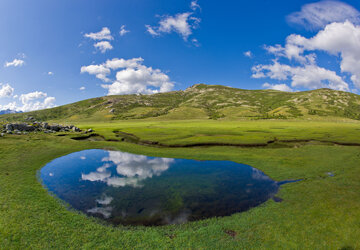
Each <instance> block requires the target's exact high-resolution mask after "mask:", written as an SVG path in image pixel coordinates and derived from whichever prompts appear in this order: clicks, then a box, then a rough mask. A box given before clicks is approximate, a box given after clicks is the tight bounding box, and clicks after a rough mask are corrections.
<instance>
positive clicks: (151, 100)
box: [0, 84, 360, 122]
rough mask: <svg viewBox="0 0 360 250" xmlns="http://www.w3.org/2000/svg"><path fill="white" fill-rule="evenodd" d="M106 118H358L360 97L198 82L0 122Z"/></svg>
mask: <svg viewBox="0 0 360 250" xmlns="http://www.w3.org/2000/svg"><path fill="white" fill-rule="evenodd" d="M29 116H33V117H34V118H35V119H37V120H39V121H45V120H52V121H69V122H70V121H106V120H127V119H144V118H152V119H163V120H166V119H169V120H175V119H178V120H180V119H292V118H297V119H321V118H328V117H331V118H348V119H355V120H360V96H359V95H356V94H353V93H349V92H343V91H336V90H331V89H317V90H312V91H303V92H281V91H277V90H244V89H236V88H230V87H226V86H222V85H205V84H196V85H194V86H192V87H190V88H188V89H186V90H183V91H182V90H180V91H172V92H167V93H159V94H153V95H140V94H139V95H136V94H134V95H118V96H104V97H98V98H92V99H87V100H83V101H80V102H76V103H72V104H68V105H64V106H59V107H56V108H51V109H45V110H39V111H33V112H28V113H21V114H9V115H4V116H2V117H0V120H1V119H2V120H4V119H6V120H9V121H15V120H24V119H25V118H27V117H29Z"/></svg>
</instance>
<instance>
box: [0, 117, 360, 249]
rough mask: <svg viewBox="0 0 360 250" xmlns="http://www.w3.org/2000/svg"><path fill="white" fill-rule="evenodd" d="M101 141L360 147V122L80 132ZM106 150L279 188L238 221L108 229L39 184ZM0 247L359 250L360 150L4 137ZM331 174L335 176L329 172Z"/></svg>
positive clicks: (131, 126)
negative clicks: (62, 163)
mask: <svg viewBox="0 0 360 250" xmlns="http://www.w3.org/2000/svg"><path fill="white" fill-rule="evenodd" d="M77 125H79V126H80V127H82V128H90V127H91V128H93V129H95V131H96V132H97V133H99V134H101V135H103V136H104V137H105V138H107V139H119V137H117V136H116V134H114V133H113V131H114V130H121V131H124V132H127V133H132V134H135V135H136V136H138V137H139V138H141V139H144V140H155V141H160V142H163V143H167V144H175V143H183V144H186V143H192V142H199V141H201V142H209V141H216V142H230V141H231V142H247V143H251V142H262V141H266V140H269V139H273V138H274V137H276V138H277V139H278V140H281V139H284V140H285V139H289V138H290V139H294V138H295V139H297V138H298V139H304V138H306V139H312V140H328V141H343V142H354V143H360V135H359V134H360V133H359V132H360V131H359V129H360V125H359V123H355V122H354V123H337V122H331V123H330V122H305V121H304V122H291V121H247V122H232V121H228V122H225V121H222V122H216V121H196V122H194V121H192V122H184V121H177V122H175V121H174V122H161V121H137V122H131V121H128V122H113V123H101V124H96V123H92V124H86V123H83V124H77ZM89 148H111V149H119V150H123V151H127V152H132V153H138V154H145V155H149V156H162V157H176V158H188V159H197V160H205V159H206V160H231V161H236V162H239V163H244V164H249V165H251V166H253V167H255V168H258V169H260V170H262V171H264V172H265V173H266V174H267V175H269V176H270V177H271V178H273V179H275V180H286V179H303V181H301V182H297V183H291V184H286V185H284V186H282V188H281V190H280V192H279V194H278V196H279V197H281V198H283V199H284V201H283V202H281V203H276V202H274V201H272V200H269V201H268V202H266V203H265V204H263V205H261V206H259V207H256V208H253V209H251V210H249V211H247V212H244V213H238V214H234V215H232V216H229V217H224V218H212V219H207V220H203V221H198V222H192V223H187V224H183V225H170V226H164V227H124V226H119V227H112V226H108V225H105V224H103V223H102V222H101V221H99V220H96V219H93V218H89V217H87V216H85V215H83V214H80V213H78V212H76V211H72V210H69V209H67V208H66V206H64V205H63V204H62V203H61V202H60V201H59V200H57V199H56V198H54V197H52V196H50V195H49V194H48V193H47V191H46V190H45V189H44V188H43V187H42V185H41V184H40V183H39V181H38V180H37V177H36V174H37V171H38V170H39V169H40V168H41V167H42V166H44V165H45V164H46V163H47V162H49V161H51V160H52V159H54V158H57V157H59V156H62V155H65V154H68V153H71V152H74V151H79V150H83V149H89ZM0 149H1V150H0V180H1V181H0V246H1V248H4V249H10V248H12V249H13V248H132V249H134V248H138V249H140V248H141V249H143V248H184V247H188V248H240V249H247V248H248V249H250V248H277V249H279V248H284V249H289V248H302V249H304V248H307V249H325V248H326V249H339V248H343V247H353V248H359V247H360V244H359V243H358V238H359V237H360V228H359V221H360V209H359V208H360V199H359V198H360V197H359V191H358V190H360V166H359V162H360V147H356V146H334V145H318V144H316V143H313V144H312V143H306V144H301V143H300V144H294V145H292V144H291V145H287V146H286V147H285V146H281V147H273V148H241V147H225V146H217V147H197V148H156V147H145V146H140V145H136V144H131V143H127V142H121V141H119V142H110V141H86V140H84V141H75V140H72V139H70V137H68V136H64V137H58V136H56V135H53V134H52V135H43V134H37V135H35V134H32V135H26V136H17V135H6V136H5V137H3V138H0ZM328 172H331V173H333V174H334V177H330V176H329V175H328V174H327V173H328Z"/></svg>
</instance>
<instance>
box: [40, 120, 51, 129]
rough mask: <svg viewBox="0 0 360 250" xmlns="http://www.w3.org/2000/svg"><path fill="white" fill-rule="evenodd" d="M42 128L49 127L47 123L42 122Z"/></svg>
mask: <svg viewBox="0 0 360 250" xmlns="http://www.w3.org/2000/svg"><path fill="white" fill-rule="evenodd" d="M41 127H42V128H45V129H49V124H48V123H47V122H44V123H42V124H41Z"/></svg>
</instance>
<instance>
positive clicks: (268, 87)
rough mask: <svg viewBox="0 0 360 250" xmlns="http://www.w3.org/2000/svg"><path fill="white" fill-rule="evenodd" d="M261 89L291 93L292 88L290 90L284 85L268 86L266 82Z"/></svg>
mask: <svg viewBox="0 0 360 250" xmlns="http://www.w3.org/2000/svg"><path fill="white" fill-rule="evenodd" d="M262 87H263V88H265V89H274V90H280V91H285V92H292V91H293V90H292V88H290V87H289V86H287V85H286V84H270V83H267V82H266V83H264V84H263V85H262Z"/></svg>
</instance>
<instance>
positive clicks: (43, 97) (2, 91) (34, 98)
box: [0, 83, 56, 112]
mask: <svg viewBox="0 0 360 250" xmlns="http://www.w3.org/2000/svg"><path fill="white" fill-rule="evenodd" d="M13 93H14V88H12V87H11V86H10V85H9V84H1V83H0V97H11V96H12V97H13V98H14V99H18V100H19V101H20V102H21V104H22V105H20V106H19V105H18V104H17V103H16V102H11V103H8V104H6V105H0V110H4V109H11V110H14V111H22V112H27V111H32V110H39V109H46V108H52V107H55V104H54V103H55V101H56V99H55V97H52V96H48V95H47V93H44V92H41V91H35V92H30V93H27V94H22V95H20V96H18V95H13Z"/></svg>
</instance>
